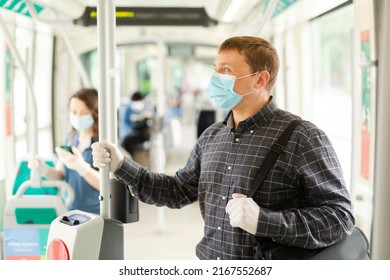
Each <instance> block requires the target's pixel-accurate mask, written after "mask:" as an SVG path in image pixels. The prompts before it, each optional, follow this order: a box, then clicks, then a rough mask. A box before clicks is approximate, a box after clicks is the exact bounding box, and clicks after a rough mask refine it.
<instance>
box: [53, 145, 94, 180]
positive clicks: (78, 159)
mask: <svg viewBox="0 0 390 280" xmlns="http://www.w3.org/2000/svg"><path fill="white" fill-rule="evenodd" d="M55 150H56V153H57V155H58V159H59V160H60V161H61V162H62V163H63V164H64V165H65V166H66V167H68V168H69V169H73V170H76V171H77V172H78V173H79V174H80V175H81V176H85V175H86V174H87V173H88V172H90V171H91V170H92V167H91V165H89V163H88V162H86V161H85V160H84V158H83V155H82V154H81V152H80V151H79V150H78V149H77V148H76V147H72V152H73V154H72V153H70V152H68V151H67V150H64V149H62V148H60V147H56V149H55Z"/></svg>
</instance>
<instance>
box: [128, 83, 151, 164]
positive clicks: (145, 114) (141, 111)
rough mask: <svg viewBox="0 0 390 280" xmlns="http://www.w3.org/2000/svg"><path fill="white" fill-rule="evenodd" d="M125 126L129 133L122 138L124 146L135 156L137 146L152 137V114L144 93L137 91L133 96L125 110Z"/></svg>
mask: <svg viewBox="0 0 390 280" xmlns="http://www.w3.org/2000/svg"><path fill="white" fill-rule="evenodd" d="M123 115H124V116H123V124H122V125H123V126H124V127H125V131H126V132H127V135H125V136H124V138H123V140H122V143H121V145H122V147H123V148H124V149H125V150H126V151H127V152H128V153H129V154H130V155H131V156H132V157H133V158H134V153H135V150H136V148H137V146H138V145H139V144H141V143H143V142H145V141H149V139H150V123H151V114H150V112H149V111H148V110H147V108H146V106H145V102H144V95H143V94H142V93H141V92H139V91H136V92H134V93H133V94H132V96H131V102H130V104H129V106H127V107H126V109H125V110H124V112H123Z"/></svg>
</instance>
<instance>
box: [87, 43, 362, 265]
mask: <svg viewBox="0 0 390 280" xmlns="http://www.w3.org/2000/svg"><path fill="white" fill-rule="evenodd" d="M214 66H215V73H214V74H213V76H212V77H211V79H210V85H209V95H210V98H211V99H212V100H213V101H214V102H215V103H216V104H217V105H218V106H219V107H220V108H221V109H223V110H225V111H226V112H228V114H227V116H226V118H225V120H224V121H223V122H218V123H215V124H213V125H212V126H210V127H209V128H207V129H206V130H205V131H204V132H203V134H202V135H201V136H200V138H199V139H198V141H197V143H196V145H195V147H194V148H193V150H192V152H191V155H190V157H189V159H188V161H187V164H186V165H185V166H184V167H183V168H181V169H180V170H178V171H177V172H176V174H175V175H174V176H168V175H165V174H158V173H153V172H150V171H149V170H148V169H147V168H145V167H142V166H140V165H139V164H137V163H136V162H134V161H132V160H129V159H126V158H124V156H123V155H122V154H121V152H120V151H119V149H118V148H117V147H116V146H115V145H114V144H112V143H110V142H108V141H103V142H99V143H95V144H93V146H92V147H93V157H94V165H95V166H96V167H102V166H105V164H108V163H109V165H110V171H111V172H114V174H115V176H116V177H117V178H118V179H119V180H121V181H123V182H124V183H125V184H126V185H128V186H129V187H130V188H131V191H132V192H133V193H134V194H135V195H136V196H137V197H138V198H139V199H140V200H141V201H143V202H146V203H149V204H155V205H157V206H168V207H171V208H181V207H183V206H186V205H188V204H190V203H193V202H195V201H199V205H200V211H201V214H202V217H203V220H204V236H203V238H202V240H201V241H200V242H199V244H198V245H197V247H196V254H197V256H198V258H199V259H226V260H229V259H253V257H254V251H253V239H252V236H253V235H256V236H258V237H269V238H272V239H273V240H274V241H276V242H279V243H282V244H286V245H291V246H297V247H303V248H321V247H325V246H329V245H331V244H333V243H335V242H337V241H340V240H341V239H343V238H345V237H346V236H347V235H349V234H350V233H351V231H352V229H353V227H354V223H355V220H354V217H353V214H352V205H351V201H350V197H349V193H348V191H347V189H346V186H345V182H344V179H343V173H342V170H341V167H340V164H339V161H338V159H337V156H336V154H335V151H334V150H333V148H332V145H331V143H330V141H329V139H328V138H327V136H326V135H325V134H324V132H323V131H322V130H320V129H319V128H317V127H316V126H315V125H314V124H312V123H310V122H308V121H305V122H303V123H301V124H300V125H299V126H298V127H297V128H296V129H295V131H294V132H293V134H292V136H291V138H290V141H289V142H288V143H287V145H286V147H285V148H284V150H283V151H282V153H281V154H280V156H279V158H278V160H277V161H276V163H275V164H274V165H273V167H272V169H271V170H270V172H269V173H268V175H267V177H266V178H265V180H264V182H263V184H262V185H261V187H260V188H259V189H258V190H257V192H256V193H255V195H254V196H253V197H252V198H249V197H247V194H248V191H249V188H250V186H251V184H252V183H253V180H254V177H255V175H256V173H257V171H258V170H259V168H260V166H261V165H262V162H263V160H264V158H265V156H266V154H267V153H268V151H269V150H270V147H271V145H272V144H273V143H274V142H275V140H276V139H277V138H278V137H279V136H280V134H281V133H282V132H283V131H284V130H285V128H286V127H287V126H288V125H289V123H290V122H291V121H292V120H294V119H297V118H299V117H298V116H295V115H293V114H291V113H289V112H287V111H284V110H281V109H279V108H278V107H277V105H276V103H275V101H274V100H273V99H272V95H271V91H272V89H273V87H274V85H275V81H276V77H277V73H278V68H279V61H278V56H277V53H276V50H275V49H274V47H273V46H272V45H271V44H270V43H269V42H268V41H266V40H264V39H262V38H258V37H251V36H239V37H232V38H229V39H227V40H225V41H224V42H223V43H222V45H221V46H220V48H219V53H218V56H217V58H216V60H215V65H214ZM105 148H108V149H109V150H110V153H108V152H106V150H105Z"/></svg>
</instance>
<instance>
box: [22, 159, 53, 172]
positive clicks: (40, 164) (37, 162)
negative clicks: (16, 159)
mask: <svg viewBox="0 0 390 280" xmlns="http://www.w3.org/2000/svg"><path fill="white" fill-rule="evenodd" d="M27 166H28V168H30V169H35V168H39V171H40V173H41V175H42V176H45V177H46V176H47V174H48V173H49V171H50V168H51V167H49V166H48V165H47V164H46V163H45V162H44V161H43V160H42V159H41V157H40V156H38V155H34V156H30V157H29V159H28V163H27Z"/></svg>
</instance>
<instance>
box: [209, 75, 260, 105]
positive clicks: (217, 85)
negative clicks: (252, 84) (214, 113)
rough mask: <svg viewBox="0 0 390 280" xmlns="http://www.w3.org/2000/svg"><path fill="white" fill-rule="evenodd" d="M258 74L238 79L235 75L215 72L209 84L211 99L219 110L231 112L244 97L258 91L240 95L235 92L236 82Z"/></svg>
mask: <svg viewBox="0 0 390 280" xmlns="http://www.w3.org/2000/svg"><path fill="white" fill-rule="evenodd" d="M256 73H257V72H254V73H252V74H249V75H245V76H241V77H236V76H233V75H228V74H221V73H218V72H214V74H213V75H212V76H211V79H210V83H209V96H210V98H211V99H212V100H213V101H214V102H215V104H216V105H217V106H218V107H219V108H221V109H223V110H226V111H230V110H231V109H233V108H234V107H235V106H236V105H237V104H238V103H239V102H240V101H241V99H242V98H243V97H244V96H246V95H248V94H251V93H252V92H254V91H255V90H256V89H255V88H254V89H253V90H251V91H249V92H247V93H245V94H242V95H240V94H238V93H236V92H235V91H234V90H233V88H234V83H235V81H236V80H238V79H242V78H245V77H249V76H252V75H255V74H256Z"/></svg>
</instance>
